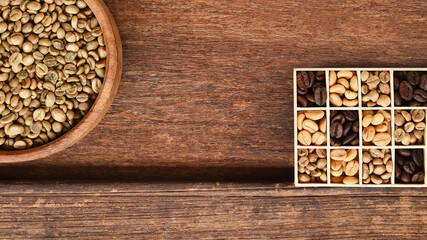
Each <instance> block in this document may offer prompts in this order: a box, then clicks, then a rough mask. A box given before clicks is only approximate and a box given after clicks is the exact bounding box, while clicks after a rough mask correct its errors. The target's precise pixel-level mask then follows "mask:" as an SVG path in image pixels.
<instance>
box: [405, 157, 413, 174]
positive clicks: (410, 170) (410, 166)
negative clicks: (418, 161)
mask: <svg viewBox="0 0 427 240" xmlns="http://www.w3.org/2000/svg"><path fill="white" fill-rule="evenodd" d="M403 170H404V171H405V172H407V173H408V174H410V175H412V174H414V172H415V170H416V167H415V163H414V162H413V161H411V160H406V161H405V162H404V163H403Z"/></svg>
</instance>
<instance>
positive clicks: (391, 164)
mask: <svg viewBox="0 0 427 240" xmlns="http://www.w3.org/2000/svg"><path fill="white" fill-rule="evenodd" d="M386 170H387V172H390V173H391V172H393V162H392V161H388V162H387V164H386Z"/></svg>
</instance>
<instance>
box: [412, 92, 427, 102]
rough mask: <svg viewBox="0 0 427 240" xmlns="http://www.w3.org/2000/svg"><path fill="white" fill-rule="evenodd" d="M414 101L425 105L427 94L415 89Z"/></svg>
mask: <svg viewBox="0 0 427 240" xmlns="http://www.w3.org/2000/svg"><path fill="white" fill-rule="evenodd" d="M414 99H415V100H416V101H417V102H419V103H425V102H426V101H427V92H426V91H424V90H421V89H415V91H414Z"/></svg>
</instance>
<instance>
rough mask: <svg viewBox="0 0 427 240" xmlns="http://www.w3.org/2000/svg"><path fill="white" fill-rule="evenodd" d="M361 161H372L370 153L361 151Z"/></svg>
mask: <svg viewBox="0 0 427 240" xmlns="http://www.w3.org/2000/svg"><path fill="white" fill-rule="evenodd" d="M362 161H363V162H364V163H369V162H370V161H372V157H371V155H370V154H369V153H368V152H363V156H362Z"/></svg>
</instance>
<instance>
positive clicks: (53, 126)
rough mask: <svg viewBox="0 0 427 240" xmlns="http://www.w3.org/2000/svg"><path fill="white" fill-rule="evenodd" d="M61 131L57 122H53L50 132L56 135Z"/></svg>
mask: <svg viewBox="0 0 427 240" xmlns="http://www.w3.org/2000/svg"><path fill="white" fill-rule="evenodd" d="M62 129H63V126H62V124H61V123H59V122H53V123H52V130H53V131H54V132H56V133H61V132H62Z"/></svg>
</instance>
